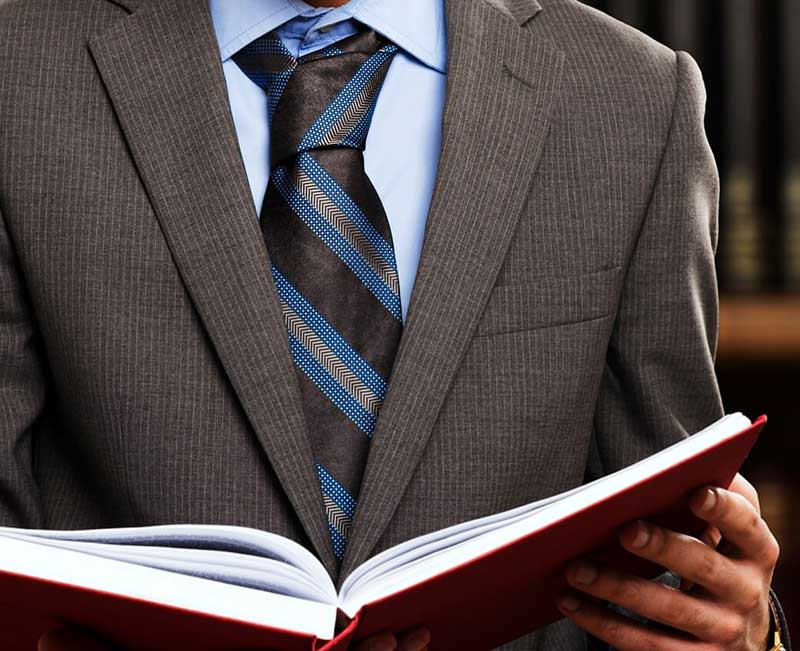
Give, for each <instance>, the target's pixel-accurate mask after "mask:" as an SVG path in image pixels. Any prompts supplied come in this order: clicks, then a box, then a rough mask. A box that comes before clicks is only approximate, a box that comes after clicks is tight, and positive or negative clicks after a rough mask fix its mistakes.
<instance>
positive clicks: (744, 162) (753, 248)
mask: <svg viewBox="0 0 800 651" xmlns="http://www.w3.org/2000/svg"><path fill="white" fill-rule="evenodd" d="M757 2H758V0H726V2H724V3H722V4H721V5H720V10H721V11H722V21H723V32H724V33H723V54H724V61H725V63H724V65H723V71H724V72H723V75H724V86H725V98H724V120H725V124H724V127H723V131H724V142H725V154H726V155H725V166H724V170H723V174H722V188H721V191H722V211H721V222H720V253H721V261H720V271H721V279H720V280H721V284H722V285H723V286H724V288H725V289H728V290H733V291H753V290H758V289H761V288H762V287H763V285H764V282H765V278H766V275H767V262H766V258H767V256H766V232H765V225H764V222H763V216H762V211H761V210H760V208H759V198H758V181H757V173H758V125H759V121H758V115H757V106H758V105H757V94H758V58H759V51H758V12H757Z"/></svg>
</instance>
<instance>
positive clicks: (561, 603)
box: [558, 595, 581, 613]
mask: <svg viewBox="0 0 800 651" xmlns="http://www.w3.org/2000/svg"><path fill="white" fill-rule="evenodd" d="M580 607H581V602H580V601H578V600H577V599H576V598H575V597H573V596H572V595H567V596H566V597H561V599H559V600H558V609H559V610H562V611H566V612H568V613H574V612H576V611H577V610H578V608H580Z"/></svg>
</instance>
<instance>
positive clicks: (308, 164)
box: [297, 153, 397, 269]
mask: <svg viewBox="0 0 800 651" xmlns="http://www.w3.org/2000/svg"><path fill="white" fill-rule="evenodd" d="M297 167H298V168H299V169H301V170H303V171H304V172H305V173H306V174H307V175H308V177H309V178H310V179H311V180H312V181H314V183H316V184H317V187H318V188H319V189H320V190H322V192H323V193H324V194H325V196H326V197H328V199H330V200H331V201H332V202H333V203H334V204H336V206H337V207H338V208H339V210H341V211H342V212H343V213H344V214H345V215H347V217H348V218H349V219H350V221H352V222H353V223H354V224H355V225H356V227H357V228H358V230H360V231H361V233H362V234H363V235H364V237H366V238H367V240H369V242H370V244H372V246H374V247H375V250H376V251H377V252H378V253H379V254H380V256H381V257H382V258H383V259H384V261H385V262H386V263H387V264H388V265H389V266H390V267H391V268H392V269H397V261H396V260H395V256H394V249H393V248H392V245H391V244H390V243H389V242H387V241H386V240H385V239H383V236H382V235H381V234H380V233H379V232H378V231H377V230H375V227H374V226H373V225H372V222H371V221H370V220H369V219H368V218H367V216H366V215H365V214H364V213H363V212H362V211H361V209H360V208H359V207H358V205H356V203H355V201H353V200H352V199H351V198H350V196H349V195H348V194H347V193H346V192H345V191H344V190H343V189H342V187H341V186H340V185H339V184H338V183H337V182H336V180H335V179H334V178H333V177H332V176H331V175H330V174H328V172H327V170H325V168H324V167H322V165H320V164H319V162H318V161H317V159H316V158H314V157H313V156H312V155H311V154H308V153H302V154H300V155H299V156H298V157H297Z"/></svg>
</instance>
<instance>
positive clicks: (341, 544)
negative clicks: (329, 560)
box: [328, 522, 347, 560]
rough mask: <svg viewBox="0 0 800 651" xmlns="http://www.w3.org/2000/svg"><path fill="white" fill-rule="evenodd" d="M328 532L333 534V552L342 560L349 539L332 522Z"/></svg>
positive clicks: (329, 524)
mask: <svg viewBox="0 0 800 651" xmlns="http://www.w3.org/2000/svg"><path fill="white" fill-rule="evenodd" d="M328 532H329V533H330V534H331V543H332V544H333V553H334V554H336V558H338V559H339V560H342V559H343V558H344V550H345V548H346V547H347V540H346V539H345V537H344V536H343V535H342V534H340V533H339V530H338V529H337V528H336V527H334V526H333V524H332V523H330V522H329V523H328Z"/></svg>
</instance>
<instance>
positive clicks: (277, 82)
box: [268, 70, 294, 119]
mask: <svg viewBox="0 0 800 651" xmlns="http://www.w3.org/2000/svg"><path fill="white" fill-rule="evenodd" d="M293 72H294V70H285V71H283V72H281V73H279V74H277V75H274V78H273V80H272V83H271V84H270V86H269V92H268V100H269V117H270V119H272V116H273V115H274V114H275V107H276V106H277V105H278V100H280V98H281V95H283V91H284V90H285V89H286V84H288V83H289V78H290V77H291V76H292V73H293Z"/></svg>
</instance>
